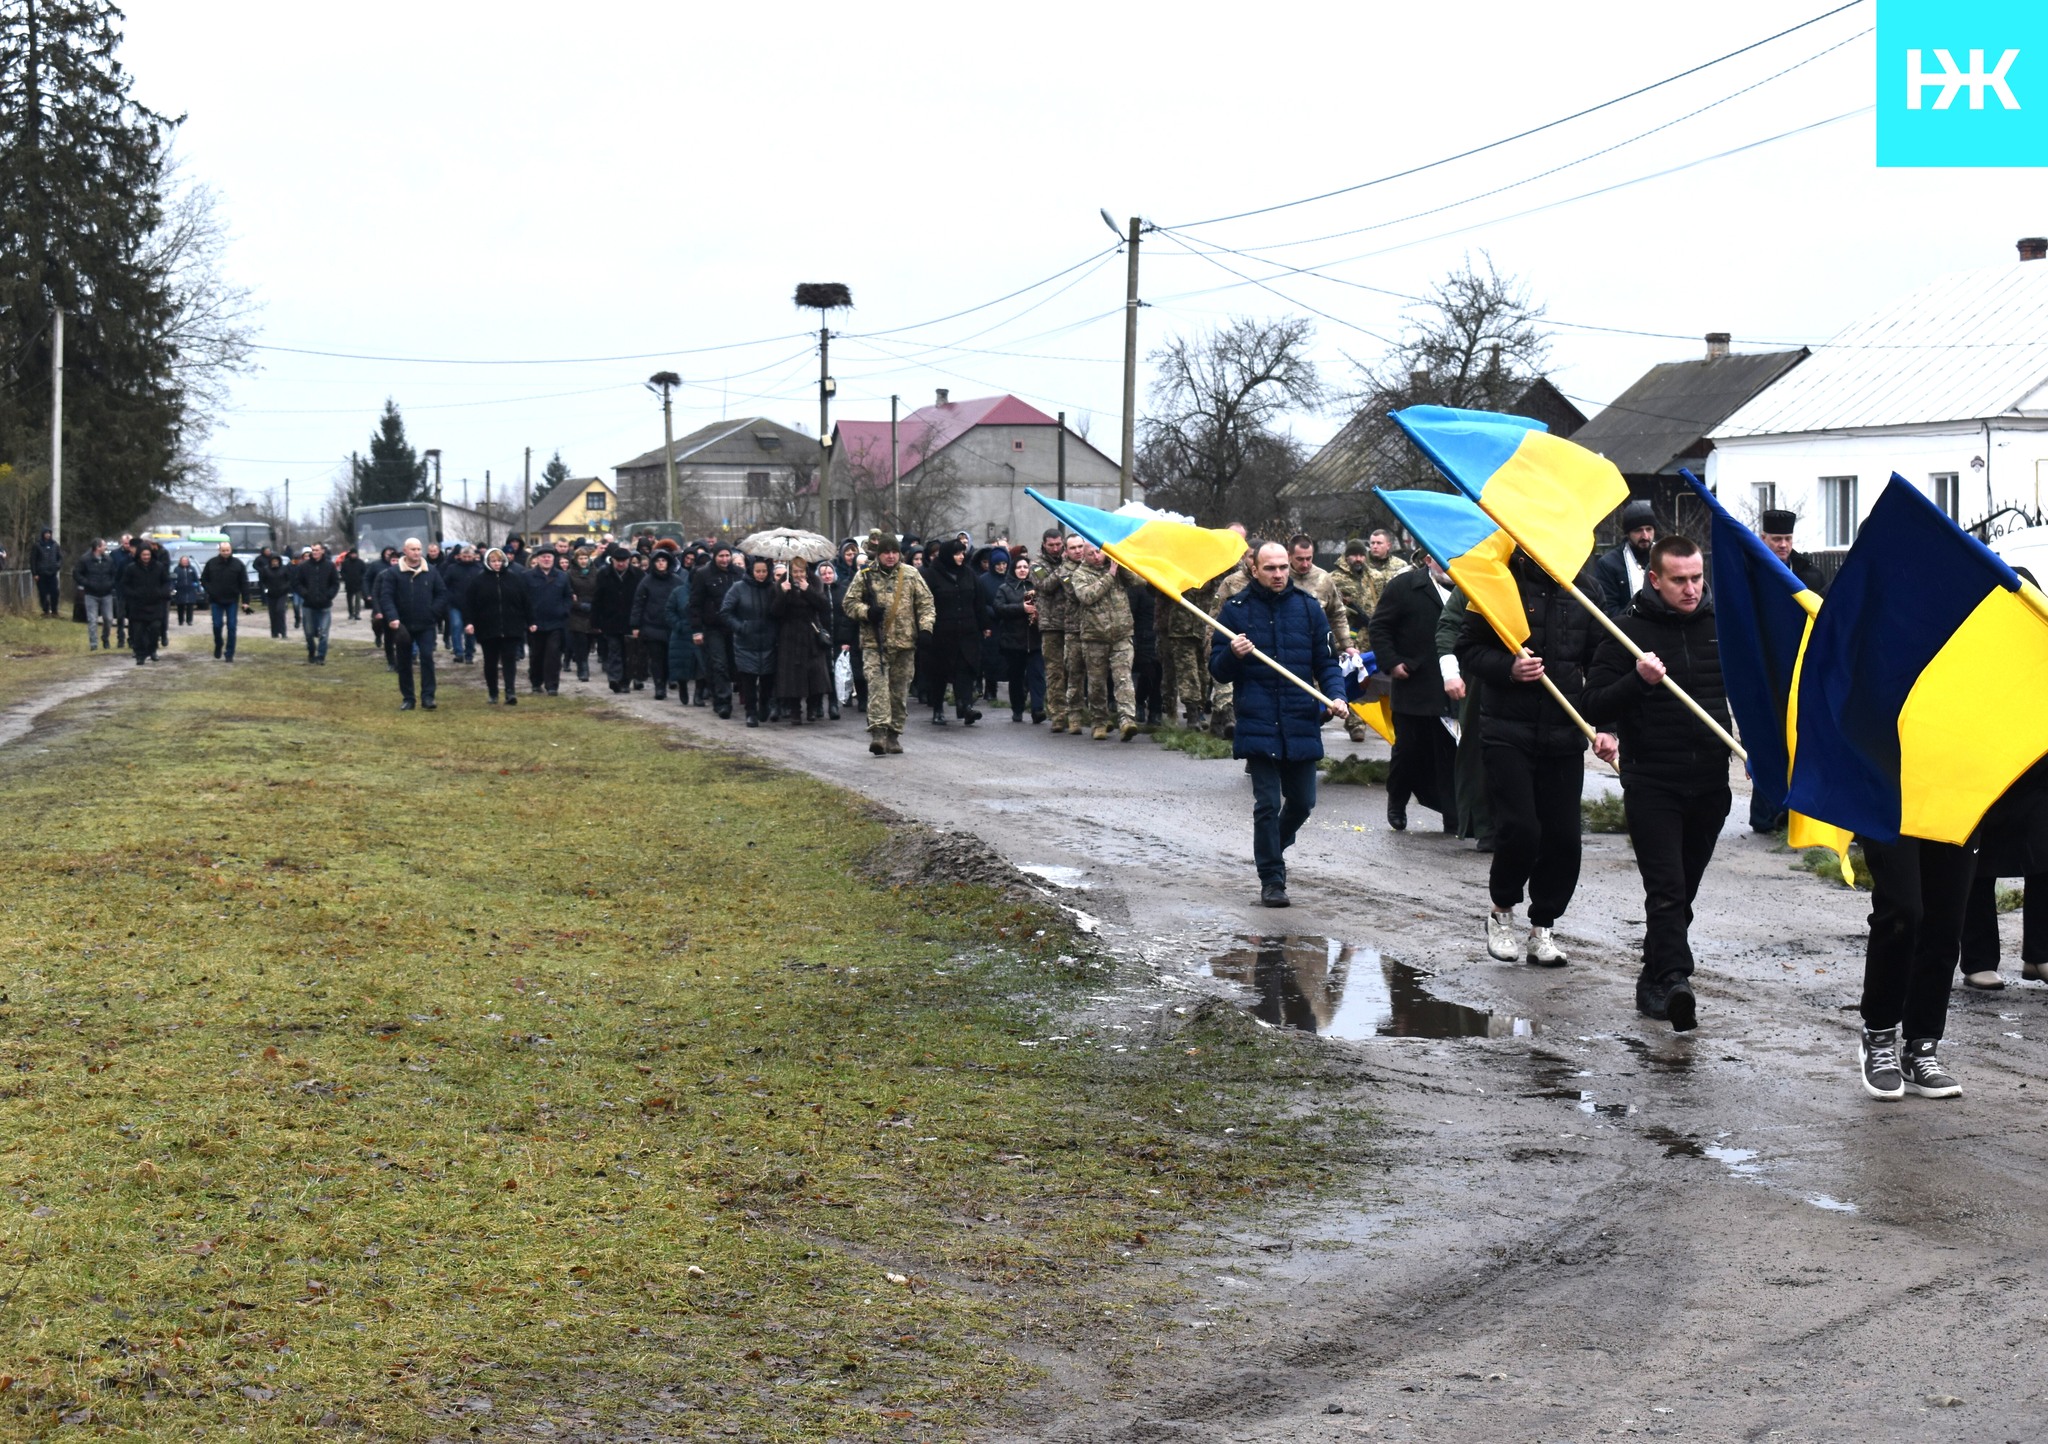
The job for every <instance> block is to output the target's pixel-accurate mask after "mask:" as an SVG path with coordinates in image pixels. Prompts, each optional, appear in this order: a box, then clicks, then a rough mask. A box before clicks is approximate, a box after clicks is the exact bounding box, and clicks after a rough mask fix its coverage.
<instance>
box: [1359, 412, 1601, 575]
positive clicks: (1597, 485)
mask: <svg viewBox="0 0 2048 1444" xmlns="http://www.w3.org/2000/svg"><path fill="white" fill-rule="evenodd" d="M1393 417H1394V421H1395V424H1397V425H1398V426H1399V427H1400V428H1401V429H1402V430H1403V431H1405V432H1407V433H1408V435H1409V437H1410V439H1412V440H1413V441H1414V442H1415V444H1416V445H1417V446H1419V447H1421V448H1422V452H1423V454H1424V455H1425V456H1427V457H1428V458H1429V459H1430V460H1431V461H1432V462H1434V463H1435V464H1436V467H1437V470H1439V471H1441V472H1442V473H1443V474H1444V475H1445V476H1447V477H1449V478H1450V480H1451V484H1452V485H1454V486H1456V487H1457V488H1458V490H1460V491H1462V492H1464V493H1465V495H1467V496H1469V497H1471V498H1472V500H1474V501H1476V502H1478V503H1479V505H1480V507H1481V508H1482V509H1483V510H1484V511H1485V512H1486V514H1487V515H1488V516H1490V517H1492V518H1493V519H1494V520H1495V521H1496V522H1498V523H1499V524H1500V528H1501V530H1503V531H1505V532H1506V533H1507V534H1508V535H1509V536H1511V537H1513V538H1514V540H1515V544H1516V545H1518V546H1520V547H1521V549H1522V550H1523V551H1525V552H1527V553H1528V554H1529V555H1530V556H1531V557H1532V558H1534V559H1535V561H1536V564H1537V565H1538V566H1540V567H1542V568H1543V570H1545V571H1546V572H1549V573H1550V574H1551V575H1552V576H1553V577H1556V578H1557V579H1558V580H1559V581H1561V582H1564V583H1566V584H1568V585H1569V584H1570V583H1571V582H1572V581H1573V580H1574V579H1575V578H1576V577H1577V576H1578V574H1579V570H1580V569H1581V568H1582V567H1584V566H1585V565H1586V561H1587V559H1588V558H1589V557H1591V556H1592V555H1593V528H1594V527H1596V526H1598V525H1599V524H1600V521H1601V519H1602V518H1603V517H1605V516H1606V515H1607V514H1608V513H1609V512H1611V511H1613V510H1614V509H1615V508H1616V507H1618V506H1620V505H1621V504H1622V503H1623V502H1625V501H1627V500H1628V483H1627V482H1626V481H1623V480H1622V477H1621V473H1620V472H1619V471H1617V470H1616V469H1615V466H1614V463H1613V462H1611V461H1609V460H1608V459H1607V458H1606V457H1604V456H1601V455H1600V454H1599V453H1598V452H1593V451H1588V450H1587V449H1586V448H1585V447H1583V446H1575V445H1573V444H1572V443H1571V442H1569V441H1566V440H1564V439H1563V438H1562V437H1557V436H1552V435H1551V434H1550V433H1549V431H1548V430H1546V429H1545V428H1544V425H1543V423H1542V422H1540V421H1533V420H1531V419H1530V418H1529V417H1526V416H1507V415H1503V414H1502V413H1500V412H1498V411H1461V410H1458V409H1456V408H1454V407H1449V406H1410V407H1407V408H1405V409H1404V410H1401V411H1396V412H1394V413H1393Z"/></svg>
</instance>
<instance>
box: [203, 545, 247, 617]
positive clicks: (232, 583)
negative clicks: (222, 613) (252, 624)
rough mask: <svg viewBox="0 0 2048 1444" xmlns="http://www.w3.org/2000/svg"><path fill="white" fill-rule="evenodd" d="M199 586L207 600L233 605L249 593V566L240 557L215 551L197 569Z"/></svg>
mask: <svg viewBox="0 0 2048 1444" xmlns="http://www.w3.org/2000/svg"><path fill="white" fill-rule="evenodd" d="M199 586H200V589H201V590H202V591H204V592H205V593H206V600H208V601H209V602H217V603H219V604H220V605H221V606H223V607H226V606H233V605H234V604H235V603H237V602H240V601H242V600H243V599H245V598H246V597H247V596H248V595H249V568H248V567H247V566H245V565H243V563H242V559H241V558H240V557H234V556H228V557H224V556H221V555H219V554H217V553H216V554H215V555H213V556H210V557H208V558H207V559H206V565H205V566H203V567H201V568H200V569H199Z"/></svg>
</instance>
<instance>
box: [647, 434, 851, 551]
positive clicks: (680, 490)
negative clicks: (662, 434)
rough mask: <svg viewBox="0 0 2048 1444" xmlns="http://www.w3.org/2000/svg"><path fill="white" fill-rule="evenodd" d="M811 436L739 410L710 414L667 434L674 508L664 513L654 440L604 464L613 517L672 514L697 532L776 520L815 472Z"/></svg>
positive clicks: (664, 490) (664, 476) (663, 472)
mask: <svg viewBox="0 0 2048 1444" xmlns="http://www.w3.org/2000/svg"><path fill="white" fill-rule="evenodd" d="M818 451H819V447H818V438H817V437H815V436H810V435H807V434H806V433H804V432H801V431H798V430H797V429H796V428H795V427H792V426H784V425H783V424H782V423H781V422H779V421H770V420H769V419H768V418H767V417H765V416H746V417H741V418H738V419H737V420H730V421H714V422H712V423H711V424H710V425H709V426H703V427H699V428H698V429H697V430H695V431H693V432H691V433H690V434H689V435H688V436H679V437H677V438H676V442H675V465H676V492H677V509H678V510H679V511H681V512H682V513H683V514H682V515H681V516H677V517H672V516H670V515H669V514H668V469H667V467H666V465H665V464H664V463H663V459H662V448H661V447H659V446H657V447H655V448H654V450H652V451H648V452H643V453H642V454H641V455H639V456H636V457H634V458H633V459H632V460H631V461H623V462H620V463H619V464H618V465H617V466H615V467H613V468H612V474H613V475H614V476H615V477H616V478H617V479H618V483H617V487H616V490H617V492H618V495H619V521H621V522H633V521H679V522H682V523H683V524H684V525H685V527H686V528H687V529H688V530H689V531H690V532H691V534H693V535H695V534H697V533H699V532H706V531H722V532H735V531H737V532H747V531H753V530H755V529H756V528H757V527H759V526H762V525H768V524H771V523H773V522H776V521H780V520H783V513H784V512H785V511H786V510H787V509H788V508H789V507H790V506H791V505H793V504H794V499H795V498H796V497H797V496H799V495H801V494H802V493H803V492H804V491H805V490H806V489H808V488H809V487H810V485H811V482H812V480H813V478H815V477H816V475H817V473H818Z"/></svg>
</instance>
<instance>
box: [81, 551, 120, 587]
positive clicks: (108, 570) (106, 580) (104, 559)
mask: <svg viewBox="0 0 2048 1444" xmlns="http://www.w3.org/2000/svg"><path fill="white" fill-rule="evenodd" d="M71 580H72V581H74V582H76V583H77V584H78V590H79V591H81V592H83V593H84V594H85V595H86V596H88V597H111V596H112V595H113V594H114V583H115V582H116V581H117V580H119V573H118V571H117V570H116V569H115V566H114V559H113V558H112V557H111V556H109V555H107V553H105V552H100V553H98V554H94V553H92V552H87V553H86V554H85V555H84V556H82V557H80V558H79V559H78V565H77V566H75V567H73V568H72V569H71Z"/></svg>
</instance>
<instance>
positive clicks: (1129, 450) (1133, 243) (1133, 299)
mask: <svg viewBox="0 0 2048 1444" xmlns="http://www.w3.org/2000/svg"><path fill="white" fill-rule="evenodd" d="M1141 224H1142V223H1141V222H1140V221H1139V219H1138V218H1137V217H1136V216H1132V217H1131V234H1130V239H1129V245H1130V264H1129V266H1128V268H1127V271H1126V277H1127V279H1126V281H1125V283H1124V458H1123V464H1122V465H1121V466H1119V467H1118V468H1117V474H1116V500H1117V505H1118V506H1122V505H1123V504H1124V503H1125V502H1128V501H1129V500H1130V499H1131V463H1132V460H1133V459H1134V458H1135V456H1136V454H1137V436H1138V232H1139V229H1140V227H1141ZM1111 229H1112V230H1114V229H1115V227H1111Z"/></svg>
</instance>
